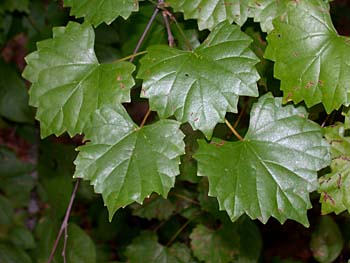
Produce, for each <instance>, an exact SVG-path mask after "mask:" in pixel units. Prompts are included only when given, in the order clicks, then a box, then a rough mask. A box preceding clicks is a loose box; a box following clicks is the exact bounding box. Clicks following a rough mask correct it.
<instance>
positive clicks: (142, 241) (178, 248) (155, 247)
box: [126, 232, 191, 263]
mask: <svg viewBox="0 0 350 263" xmlns="http://www.w3.org/2000/svg"><path fill="white" fill-rule="evenodd" d="M126 256H127V257H128V258H129V261H128V262H130V263H151V262H152V263H153V262H157V263H188V262H191V251H190V250H189V248H188V247H187V246H185V245H183V244H181V243H175V244H174V245H173V246H171V247H170V248H167V247H164V246H162V245H161V244H159V243H158V240H157V235H156V234H155V233H153V232H143V233H142V234H141V235H140V236H139V237H137V238H135V239H134V240H133V242H132V243H131V245H129V246H128V247H127V249H126Z"/></svg>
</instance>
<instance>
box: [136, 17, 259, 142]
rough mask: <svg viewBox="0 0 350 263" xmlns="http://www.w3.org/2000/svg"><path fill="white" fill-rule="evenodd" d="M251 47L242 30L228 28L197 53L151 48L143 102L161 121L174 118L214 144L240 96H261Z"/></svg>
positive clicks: (222, 28) (143, 68)
mask: <svg viewBox="0 0 350 263" xmlns="http://www.w3.org/2000/svg"><path fill="white" fill-rule="evenodd" d="M251 42H252V40H251V39H250V38H249V37H248V36H247V35H245V34H244V33H242V32H241V31H240V28H239V27H238V26H234V25H230V24H229V23H227V22H223V23H221V24H220V25H218V26H217V27H216V28H215V29H214V30H213V32H211V34H210V35H209V36H208V38H207V39H206V40H205V41H204V42H203V43H202V44H201V45H200V46H199V47H197V48H196V49H194V51H193V52H189V51H181V50H177V49H174V48H169V47H167V46H153V47H150V48H148V54H147V55H146V56H145V57H144V58H142V59H141V68H140V71H139V72H138V78H141V79H143V80H144V82H143V88H142V92H141V96H142V97H145V98H149V99H150V105H151V108H152V109H153V110H156V111H157V112H158V114H159V115H160V117H161V118H167V117H169V116H171V115H175V117H176V118H177V120H178V121H180V122H182V123H184V122H189V123H190V124H191V126H192V127H193V129H195V130H197V129H199V130H201V131H202V132H203V133H204V134H205V135H206V137H207V138H210V137H211V134H212V132H213V128H214V127H215V125H216V124H217V123H218V122H223V121H224V117H225V114H226V111H230V112H237V102H238V98H239V96H258V90H257V85H256V81H257V80H258V79H259V75H258V73H257V71H256V69H255V67H254V65H255V64H256V63H258V59H257V57H256V56H255V55H254V53H253V52H252V51H251V50H250V49H249V45H250V43H251Z"/></svg>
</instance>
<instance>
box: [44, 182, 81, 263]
mask: <svg viewBox="0 0 350 263" xmlns="http://www.w3.org/2000/svg"><path fill="white" fill-rule="evenodd" d="M79 182H80V178H78V180H77V181H76V182H75V186H74V190H73V192H72V195H71V197H70V200H69V204H68V208H67V211H66V214H65V216H64V219H63V222H62V225H61V228H60V231H59V232H58V235H57V237H56V240H55V243H54V245H53V247H52V250H51V254H50V257H49V259H48V260H47V263H51V261H52V260H53V257H54V255H55V252H56V250H57V246H58V243H59V241H60V239H61V236H62V233H63V231H65V229H66V228H67V227H68V219H69V216H70V213H71V211H72V207H73V203H74V199H75V195H76V193H77V190H78V186H79ZM66 238H68V235H67V236H65V239H66ZM65 242H67V240H65ZM62 254H65V251H62Z"/></svg>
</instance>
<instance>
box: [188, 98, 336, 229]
mask: <svg viewBox="0 0 350 263" xmlns="http://www.w3.org/2000/svg"><path fill="white" fill-rule="evenodd" d="M194 157H195V159H196V160H197V161H198V175H199V176H207V177H208V179H209V195H210V196H215V197H217V199H218V201H219V205H220V208H221V209H222V210H226V211H227V213H228V214H229V216H230V217H231V219H232V220H236V219H237V218H238V217H240V216H241V215H242V214H243V213H246V214H247V215H248V216H249V217H251V218H252V219H255V218H258V219H259V220H260V221H262V222H263V223H266V221H267V220H268V218H269V217H270V216H273V217H275V218H276V219H278V220H279V221H280V222H281V223H283V222H284V221H285V220H286V219H293V220H296V221H298V222H300V223H302V224H304V225H305V226H308V220H307V215H306V211H307V209H309V208H310V207H311V203H310V200H309V192H312V191H314V190H316V189H317V187H318V183H317V171H318V170H319V169H321V168H323V167H326V166H327V165H328V164H329V163H330V154H329V147H328V144H327V142H326V141H325V140H324V139H322V132H321V128H320V127H319V125H317V124H316V123H313V122H311V121H309V120H308V119H307V117H306V111H305V110H304V109H302V108H294V107H293V106H291V105H289V106H286V107H282V106H281V98H273V97H272V95H270V94H267V95H265V96H263V97H261V98H260V99H259V102H258V103H256V104H255V105H254V107H253V108H252V111H251V119H250V126H249V130H248V132H247V134H246V136H245V138H244V140H243V141H238V142H220V143H215V142H214V143H212V144H208V143H206V142H205V141H203V140H201V141H199V150H198V151H197V153H196V154H195V156H194Z"/></svg>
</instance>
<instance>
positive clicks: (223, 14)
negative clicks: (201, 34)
mask: <svg viewBox="0 0 350 263" xmlns="http://www.w3.org/2000/svg"><path fill="white" fill-rule="evenodd" d="M167 2H169V3H170V6H171V7H172V8H173V9H174V10H175V11H176V12H183V13H184V15H185V19H190V18H194V19H197V21H198V27H199V30H203V29H210V30H211V29H213V28H214V27H215V26H216V25H218V24H219V23H220V22H222V21H228V22H229V23H230V24H231V23H232V22H235V23H237V24H238V25H240V26H242V25H243V24H244V22H245V21H246V20H247V18H248V16H249V6H248V1H247V0H238V1H237V0H236V1H225V0H215V1H213V0H198V1H193V0H168V1H167Z"/></svg>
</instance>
